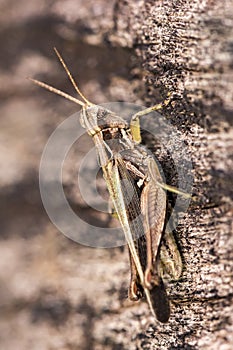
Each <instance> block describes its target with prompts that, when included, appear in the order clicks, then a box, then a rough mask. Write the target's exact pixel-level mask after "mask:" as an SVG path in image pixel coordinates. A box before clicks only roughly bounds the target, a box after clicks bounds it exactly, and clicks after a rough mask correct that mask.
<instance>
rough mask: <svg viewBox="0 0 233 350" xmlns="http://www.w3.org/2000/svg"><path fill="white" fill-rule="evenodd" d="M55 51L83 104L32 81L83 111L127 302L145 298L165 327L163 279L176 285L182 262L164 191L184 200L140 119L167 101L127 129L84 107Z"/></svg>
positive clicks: (123, 123) (115, 118)
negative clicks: (124, 248)
mask: <svg viewBox="0 0 233 350" xmlns="http://www.w3.org/2000/svg"><path fill="white" fill-rule="evenodd" d="M54 50H55V52H56V55H57V56H58V59H59V60H60V62H61V64H62V65H63V67H64V69H65V71H66V73H67V75H68V77H69V79H70V81H71V83H72V85H73V86H74V88H75V90H76V92H77V93H78V95H79V96H80V97H81V99H82V100H79V99H77V98H74V97H72V96H70V95H68V94H66V93H65V92H63V91H61V90H58V89H56V88H54V87H52V86H50V85H47V84H45V83H43V82H40V81H38V80H35V79H30V80H32V81H33V82H34V83H35V84H37V85H39V86H41V87H43V88H45V89H47V90H49V91H51V92H53V93H56V94H58V95H60V96H63V97H64V98H66V99H68V100H70V101H73V102H75V103H76V104H78V105H80V106H81V107H82V110H81V117H80V122H81V125H82V126H83V127H84V128H85V129H86V131H87V133H88V134H89V135H90V136H91V137H92V139H93V141H94V144H95V148H96V151H97V156H98V159H99V164H100V166H101V168H102V172H103V176H104V179H105V181H106V185H107V188H108V191H109V194H110V198H111V201H112V204H113V207H114V211H115V213H116V215H117V218H118V219H119V221H120V224H121V226H122V229H123V231H124V234H125V238H126V241H127V245H128V248H129V249H128V250H129V260H130V267H131V280H130V285H129V291H128V295H129V298H130V299H131V300H134V301H135V300H139V299H140V298H142V296H143V294H144V295H145V296H146V299H147V302H148V304H149V307H150V310H151V312H152V314H153V315H154V316H155V317H157V319H158V320H159V321H160V322H163V323H164V322H167V321H168V319H169V316H170V303H169V300H168V296H167V294H166V289H165V286H164V283H163V278H164V276H169V277H170V278H171V279H175V280H176V279H178V278H179V277H180V275H181V273H182V260H181V256H180V253H179V250H178V248H177V246H176V243H175V240H174V237H173V235H172V231H171V230H170V229H169V227H167V228H166V230H165V216H166V210H167V200H166V190H169V191H172V192H175V193H178V194H182V195H184V196H186V195H187V194H185V193H184V192H182V191H180V190H178V189H176V188H174V187H172V186H169V185H167V184H165V183H163V179H162V176H161V174H160V171H159V167H158V165H157V163H156V160H155V158H154V157H153V155H152V154H151V152H150V151H149V150H148V149H147V148H146V147H144V146H142V145H141V144H140V142H141V134H140V117H142V116H143V115H146V114H148V113H150V112H151V111H155V110H158V109H161V108H163V106H165V105H167V104H168V103H169V100H170V99H169V98H168V99H167V100H165V101H164V103H162V104H158V105H156V106H153V107H150V108H147V109H145V110H143V111H140V112H138V113H136V114H135V115H133V116H132V118H131V122H130V123H127V122H126V121H125V120H124V119H123V118H121V117H120V116H118V115H116V114H115V113H113V112H112V111H110V110H107V109H105V108H104V107H101V106H98V105H95V104H93V103H91V102H90V101H88V100H87V98H86V97H84V95H83V94H82V93H81V91H80V90H79V88H78V86H77V84H76V82H75V81H74V79H73V77H72V75H71V73H70V71H69V70H68V68H67V66H66V64H65V62H64V60H63V58H62V57H61V55H60V53H59V52H58V51H57V50H56V48H55V49H54ZM187 196H188V195H187Z"/></svg>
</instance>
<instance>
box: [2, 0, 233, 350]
mask: <svg viewBox="0 0 233 350" xmlns="http://www.w3.org/2000/svg"><path fill="white" fill-rule="evenodd" d="M0 10H1V11H0V13H1V15H0V16H1V22H2V28H1V32H0V40H1V54H0V55H1V77H2V79H3V83H2V84H1V88H0V97H1V99H2V101H3V103H2V106H1V121H0V123H1V135H2V136H1V138H2V140H3V143H2V146H1V147H2V152H1V164H2V175H1V178H0V181H1V182H0V186H1V196H2V202H1V214H0V215H1V245H0V256H1V259H0V260H1V261H0V296H1V298H0V299H1V302H0V310H1V318H0V342H1V348H2V349H4V350H8V349H18V350H21V349H23V350H27V349H88V350H89V349H127V350H128V349H192V350H194V349H203V350H214V349H220V350H228V349H229V350H230V349H232V347H233V326H232V314H233V307H232V295H233V281H232V271H233V266H232V265H233V250H232V245H233V240H232V201H233V196H232V194H233V190H232V189H233V186H232V185H233V183H232V179H233V170H232V169H233V164H232V160H233V157H232V156H233V145H232V143H233V142H232V137H233V129H232V110H233V98H232V91H233V79H232V76H233V72H232V39H233V29H232V28H233V23H232V22H233V20H232V18H233V13H232V12H233V4H232V2H230V0H228V1H225V2H220V1H217V0H215V1H207V0H206V1H200V0H199V1H198V0H196V1H188V0H186V1H168V0H167V1H130V0H128V1H120V0H119V1H116V2H115V3H112V2H109V1H106V0H99V1H96V0H95V1H94V0H93V1H89V2H88V3H87V2H86V3H84V2H82V1H77V0H76V1H74V0H69V1H66V2H63V1H50V2H45V1H42V0H40V1H36V3H34V2H32V3H28V1H23V0H21V1H19V2H17V3H15V2H13V1H9V0H8V1H1V3H0ZM53 46H57V47H58V48H59V49H60V51H61V52H62V53H63V55H64V57H66V58H67V57H68V59H66V61H67V63H68V65H69V67H71V70H72V71H73V72H76V74H77V75H78V81H79V83H80V85H81V88H82V90H83V91H85V95H87V96H88V98H89V99H90V100H91V101H93V102H95V103H103V102H107V101H117V100H124V101H127V102H137V103H141V104H144V105H152V104H155V103H157V102H160V101H161V100H162V99H163V98H165V97H166V95H167V92H171V94H172V102H171V104H170V105H169V106H168V107H167V108H166V109H165V111H164V114H165V116H166V117H167V118H168V119H169V120H170V122H171V123H172V125H173V126H174V127H176V128H177V130H178V131H179V132H180V135H181V137H182V138H183V140H184V141H185V143H186V145H188V149H189V154H188V156H189V157H190V158H191V160H192V163H193V169H194V170H193V175H194V193H195V194H196V195H197V196H198V202H197V203H194V204H192V205H191V206H190V208H189V210H188V212H187V213H186V214H185V216H184V217H183V218H182V219H181V220H180V224H179V227H178V230H177V231H178V237H179V242H180V247H181V250H182V254H183V258H184V262H185V271H184V273H183V276H182V278H181V279H180V281H178V282H177V283H173V284H171V285H168V286H167V287H168V293H169V296H170V298H171V300H173V306H172V315H171V318H170V320H169V322H168V323H167V324H164V325H162V324H159V323H158V322H157V321H155V320H154V319H153V318H152V317H151V316H150V312H149V310H148V307H147V305H146V303H144V302H141V303H139V304H132V303H129V302H127V300H126V299H127V286H128V281H129V271H128V269H129V267H128V257H127V250H126V249H125V250H121V249H119V248H116V249H109V250H103V249H92V248H87V247H83V246H81V245H80V246H79V245H78V244H76V243H74V242H72V241H69V240H68V239H67V238H65V237H64V236H62V235H61V234H60V233H59V232H57V231H56V229H55V228H54V227H53V225H52V224H51V223H50V222H49V220H48V218H47V216H46V214H45V213H44V210H43V207H42V203H41V200H40V196H39V190H38V180H37V179H38V167H39V160H40V155H41V152H42V150H43V147H44V144H45V143H46V141H47V138H48V136H49V135H50V134H51V132H52V131H53V129H54V128H55V126H56V125H57V124H58V123H59V122H60V121H62V120H63V119H64V118H65V117H66V116H68V115H69V114H71V113H74V112H75V111H76V107H75V105H74V106H73V105H72V104H70V103H69V102H65V101H64V100H62V99H59V97H57V96H55V95H54V96H53V95H51V94H48V93H46V92H44V91H39V90H38V89H36V88H34V87H32V86H31V85H30V84H29V83H28V82H27V81H25V79H24V77H25V76H28V75H30V76H38V77H39V78H40V79H41V80H44V81H47V82H49V83H51V84H53V85H55V86H58V87H59V88H61V89H63V90H66V91H67V90H68V91H69V89H70V91H72V90H71V88H70V87H69V85H68V84H67V85H66V83H62V81H64V73H63V71H62V70H61V69H60V68H59V66H58V65H56V64H55V57H54V56H53V53H52V47H53ZM145 142H149V141H148V140H147V139H146V138H145ZM151 146H152V147H153V146H155V145H153V142H152V144H151ZM157 156H158V158H159V160H160V161H161V164H162V165H163V166H164V172H165V174H166V175H167V179H168V181H169V182H170V183H171V184H175V181H176V178H175V176H174V174H173V173H172V170H173V167H172V166H171V165H169V164H170V163H169V157H168V158H166V155H165V154H163V153H160V154H157ZM76 159H77V161H79V159H80V155H79V153H78V150H77V149H74V150H73V151H71V154H70V156H69V159H68V161H67V164H66V166H65V169H64V186H65V188H66V191H67V195H68V197H69V200H70V202H71V203H72V205H73V206H76V209H77V211H79V212H80V211H82V213H83V216H84V217H86V218H88V217H89V218H90V217H91V218H92V220H97V221H98V220H99V221H101V220H105V219H106V218H105V217H103V218H98V217H95V213H93V212H92V211H91V209H90V208H88V207H85V203H83V202H82V200H81V198H80V196H78V195H77V194H76V189H75V173H76V172H75V168H74V165H73V164H74V162H76ZM6 203H8V204H7V205H6Z"/></svg>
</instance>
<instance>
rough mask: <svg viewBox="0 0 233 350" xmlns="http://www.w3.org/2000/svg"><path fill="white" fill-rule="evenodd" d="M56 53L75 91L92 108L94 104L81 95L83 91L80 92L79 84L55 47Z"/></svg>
mask: <svg viewBox="0 0 233 350" xmlns="http://www.w3.org/2000/svg"><path fill="white" fill-rule="evenodd" d="M54 51H55V53H56V55H57V57H58V59H59V61H60V62H61V64H62V65H63V68H64V69H65V71H66V73H67V75H68V77H69V79H70V81H71V83H72V85H73V87H74V88H75V90H76V91H77V93H78V94H79V95H80V96H81V97H82V99H83V100H84V101H85V102H86V103H87V104H88V105H90V106H92V105H93V103H91V102H90V101H88V99H86V97H85V96H84V95H83V94H82V93H81V91H80V90H79V88H78V86H77V84H76V82H75V80H74V78H73V77H72V75H71V73H70V71H69V69H68V67H67V65H66V64H65V62H64V60H63V58H62V57H61V55H60V53H59V52H58V50H57V49H56V47H54Z"/></svg>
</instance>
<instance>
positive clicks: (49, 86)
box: [28, 78, 85, 107]
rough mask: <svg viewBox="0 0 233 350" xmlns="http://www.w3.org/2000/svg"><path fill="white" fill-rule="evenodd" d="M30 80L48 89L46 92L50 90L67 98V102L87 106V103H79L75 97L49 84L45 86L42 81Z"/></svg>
mask: <svg viewBox="0 0 233 350" xmlns="http://www.w3.org/2000/svg"><path fill="white" fill-rule="evenodd" d="M28 79H29V80H31V81H32V82H33V83H35V84H36V85H39V86H40V87H42V88H44V89H46V90H49V91H51V92H53V93H55V94H57V95H60V96H62V97H65V98H66V99H67V100H70V101H72V102H75V103H77V104H78V105H80V106H82V107H84V106H85V103H84V102H82V101H79V100H78V99H77V98H75V97H73V96H70V95H68V94H66V93H65V92H63V91H61V90H58V89H56V88H54V87H53V86H51V85H48V84H45V83H43V82H42V81H39V80H36V79H32V78H28Z"/></svg>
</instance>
